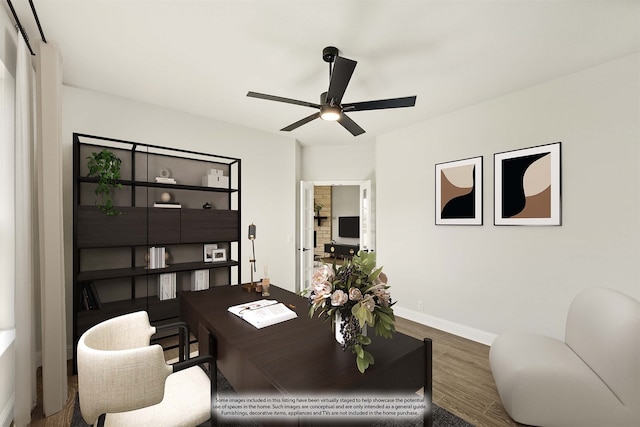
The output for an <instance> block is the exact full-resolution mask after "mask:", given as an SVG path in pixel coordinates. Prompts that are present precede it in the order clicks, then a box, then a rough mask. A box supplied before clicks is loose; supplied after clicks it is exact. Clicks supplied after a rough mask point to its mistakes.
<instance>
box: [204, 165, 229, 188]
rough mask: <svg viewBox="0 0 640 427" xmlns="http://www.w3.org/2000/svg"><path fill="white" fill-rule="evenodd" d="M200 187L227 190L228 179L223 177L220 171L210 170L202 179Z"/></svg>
mask: <svg viewBox="0 0 640 427" xmlns="http://www.w3.org/2000/svg"><path fill="white" fill-rule="evenodd" d="M202 185H203V186H204V187H215V188H228V187H229V177H228V176H224V172H223V171H222V170H221V169H210V170H209V173H207V174H206V175H205V176H203V177H202Z"/></svg>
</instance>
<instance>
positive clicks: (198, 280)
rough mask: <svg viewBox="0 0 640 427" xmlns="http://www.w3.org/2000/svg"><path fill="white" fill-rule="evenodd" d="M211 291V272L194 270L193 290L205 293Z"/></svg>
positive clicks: (192, 275)
mask: <svg viewBox="0 0 640 427" xmlns="http://www.w3.org/2000/svg"><path fill="white" fill-rule="evenodd" d="M205 289H209V270H194V271H192V272H191V290H192V291H203V290H205Z"/></svg>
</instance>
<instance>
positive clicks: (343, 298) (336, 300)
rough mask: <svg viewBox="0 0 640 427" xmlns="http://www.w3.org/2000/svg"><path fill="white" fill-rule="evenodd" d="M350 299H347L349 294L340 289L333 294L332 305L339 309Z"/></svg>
mask: <svg viewBox="0 0 640 427" xmlns="http://www.w3.org/2000/svg"><path fill="white" fill-rule="evenodd" d="M348 299H349V298H348V297H347V294H345V293H344V291H341V290H340V289H338V290H337V291H335V292H334V293H333V295H331V305H332V306H334V307H339V306H341V305H343V304H344V303H345V302H347V300H348Z"/></svg>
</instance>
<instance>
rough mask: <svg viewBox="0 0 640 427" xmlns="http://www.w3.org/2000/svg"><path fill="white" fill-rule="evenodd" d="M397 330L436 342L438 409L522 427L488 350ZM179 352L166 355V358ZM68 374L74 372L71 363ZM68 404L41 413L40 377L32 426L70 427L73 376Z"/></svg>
mask: <svg viewBox="0 0 640 427" xmlns="http://www.w3.org/2000/svg"><path fill="white" fill-rule="evenodd" d="M396 329H397V330H398V331H400V332H403V333H405V334H407V335H410V336H413V337H415V338H418V339H420V340H422V339H423V338H425V337H428V338H431V339H432V340H433V401H434V403H435V404H437V405H438V406H440V407H442V408H444V409H446V410H448V411H449V412H451V413H453V414H455V415H457V416H458V417H460V418H462V419H464V420H465V421H467V422H469V423H471V424H473V425H475V426H478V427H503V426H522V425H521V424H518V423H516V422H514V421H513V420H512V419H511V418H509V416H508V415H507V413H506V412H505V410H504V408H503V406H502V403H501V402H500V397H499V396H498V391H497V390H496V385H495V382H494V381H493V376H492V375H491V370H490V368H489V347H487V346H486V345H483V344H479V343H476V342H474V341H470V340H467V339H464V338H460V337H458V336H455V335H451V334H448V333H446V332H442V331H439V330H437V329H433V328H430V327H427V326H424V325H421V324H418V323H415V322H411V321H409V320H406V319H401V318H398V319H397V321H396ZM176 355H177V350H169V351H167V352H166V357H167V359H171V358H173V357H176ZM68 372H70V373H71V372H72V370H71V365H70V364H69V370H68ZM68 378H69V382H68V384H69V392H68V401H67V405H66V406H65V407H64V408H63V410H62V411H61V412H59V413H57V414H54V415H51V416H49V417H46V418H45V417H44V415H43V413H42V403H41V401H42V391H41V377H40V376H39V377H38V384H39V386H38V406H37V407H36V408H35V409H34V412H33V415H32V422H31V424H30V425H31V426H33V427H36V426H37V427H54V426H69V425H71V419H72V416H73V409H74V408H73V407H74V402H75V395H76V392H77V389H78V377H77V376H75V375H70V376H69V377H68Z"/></svg>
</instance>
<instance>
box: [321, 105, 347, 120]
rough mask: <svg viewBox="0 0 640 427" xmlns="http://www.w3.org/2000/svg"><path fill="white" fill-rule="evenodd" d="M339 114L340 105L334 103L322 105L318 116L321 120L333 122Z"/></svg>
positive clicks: (338, 117)
mask: <svg viewBox="0 0 640 427" xmlns="http://www.w3.org/2000/svg"><path fill="white" fill-rule="evenodd" d="M341 115H342V111H341V109H340V107H338V106H336V105H323V106H322V108H320V118H321V119H322V120H326V121H328V122H335V121H336V120H338V119H340V116H341Z"/></svg>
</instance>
